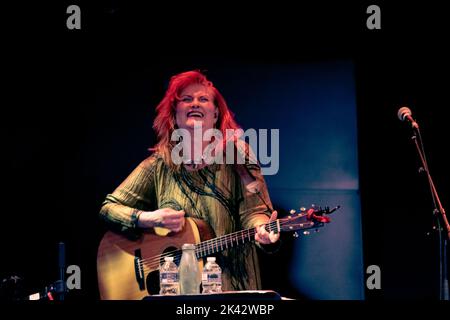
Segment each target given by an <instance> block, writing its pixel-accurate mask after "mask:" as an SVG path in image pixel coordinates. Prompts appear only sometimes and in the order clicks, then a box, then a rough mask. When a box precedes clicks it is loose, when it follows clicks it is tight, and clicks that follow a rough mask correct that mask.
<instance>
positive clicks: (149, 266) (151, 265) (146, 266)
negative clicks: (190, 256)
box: [139, 229, 256, 272]
mask: <svg viewBox="0 0 450 320" xmlns="http://www.w3.org/2000/svg"><path fill="white" fill-rule="evenodd" d="M250 233H251V235H252V236H254V235H255V234H256V229H253V230H251V231H250ZM230 247H232V245H231V246H230ZM195 251H196V253H198V252H199V251H201V250H198V249H195ZM174 252H176V254H175V256H174V258H178V257H179V256H180V255H181V254H182V250H174V251H172V252H171V253H174ZM167 255H168V254H166V256H167ZM146 260H148V259H146ZM159 261H160V259H154V261H147V262H145V263H141V264H140V265H139V266H140V268H141V269H142V271H144V272H151V271H155V270H157V269H158V267H159V266H160V263H159Z"/></svg>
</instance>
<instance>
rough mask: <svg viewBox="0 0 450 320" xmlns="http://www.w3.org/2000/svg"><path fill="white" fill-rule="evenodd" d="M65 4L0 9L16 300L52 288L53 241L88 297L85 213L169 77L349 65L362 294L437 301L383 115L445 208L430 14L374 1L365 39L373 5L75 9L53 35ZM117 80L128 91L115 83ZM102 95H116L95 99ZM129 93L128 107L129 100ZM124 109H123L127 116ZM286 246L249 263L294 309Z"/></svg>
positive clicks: (136, 156)
mask: <svg viewBox="0 0 450 320" xmlns="http://www.w3.org/2000/svg"><path fill="white" fill-rule="evenodd" d="M70 4H75V3H66V2H63V3H58V4H54V5H49V4H46V5H45V6H44V5H41V4H34V5H29V4H26V5H25V4H23V5H19V6H15V7H11V8H9V7H7V8H6V9H5V13H6V14H5V15H6V17H5V20H4V21H5V22H6V24H7V28H6V29H4V30H7V32H6V35H5V38H4V39H5V40H4V41H5V46H4V49H3V50H4V53H5V56H4V59H3V64H4V66H3V69H4V72H3V75H2V77H4V80H5V81H2V83H3V84H4V85H3V90H2V91H4V95H2V110H3V116H2V120H3V121H2V123H3V125H2V128H3V129H4V130H5V132H4V134H3V137H4V139H3V140H4V142H5V146H4V148H5V149H4V152H3V153H2V154H3V156H2V160H3V161H2V162H3V164H2V168H3V175H2V176H3V181H4V183H3V185H4V187H5V191H4V193H3V199H2V200H3V206H2V219H1V221H2V222H1V226H2V232H1V238H0V241H1V243H2V245H1V250H2V257H3V259H2V263H1V267H0V272H1V273H0V274H1V277H2V278H4V277H7V276H10V275H13V274H15V275H19V276H20V277H21V278H22V279H24V283H23V286H24V287H25V288H26V292H30V293H31V292H35V291H37V290H40V289H41V288H42V287H43V286H45V285H47V284H49V283H50V282H52V281H54V280H56V279H57V277H58V270H57V244H58V242H59V241H64V242H65V243H66V245H67V264H77V265H80V267H81V270H82V290H80V291H79V292H71V297H72V298H73V299H81V300H83V299H88V300H94V299H97V298H98V293H97V287H96V278H95V277H96V276H95V272H96V271H95V256H96V250H97V244H98V241H99V239H100V237H101V234H102V231H103V227H102V226H101V224H100V222H99V221H98V219H97V213H98V210H99V207H100V204H101V202H102V200H103V198H104V196H105V194H107V193H109V192H110V191H111V189H112V186H116V185H118V183H120V182H121V181H122V179H123V178H124V177H125V175H126V174H127V173H128V172H130V170H131V169H132V168H133V167H134V166H135V164H136V163H137V162H138V161H140V160H141V159H143V158H144V157H145V156H146V155H147V154H148V153H147V150H146V148H147V147H150V146H151V145H152V144H153V143H154V136H153V131H152V129H151V123H152V119H153V116H154V114H153V111H152V110H153V109H152V108H153V106H154V105H155V104H156V103H157V102H158V101H159V100H160V99H161V97H162V96H163V94H164V89H165V86H166V84H167V82H166V81H167V76H168V75H172V74H174V73H177V72H180V71H184V70H187V69H192V68H200V69H208V70H210V71H211V72H213V70H214V66H215V65H223V64H230V65H232V64H233V63H234V62H239V63H246V62H248V63H253V62H259V63H267V64H273V63H281V64H283V63H286V64H289V63H307V62H314V61H326V60H340V59H351V60H352V61H354V63H355V72H356V74H355V79H356V88H357V107H358V110H357V111H358V130H359V136H358V139H359V145H358V148H359V167H360V190H361V201H362V204H361V205H362V219H363V240H364V261H365V266H368V265H372V264H376V265H379V266H380V267H381V271H382V289H381V290H371V291H369V290H366V298H367V299H372V300H377V299H388V300H391V299H426V300H431V299H433V300H435V299H438V298H439V296H438V256H437V244H438V243H437V238H436V236H435V235H434V234H433V233H432V234H431V235H430V236H427V235H426V234H427V232H429V231H430V230H431V227H432V218H431V217H432V209H433V208H432V202H431V197H430V193H429V189H428V186H427V184H426V179H425V176H424V175H421V174H419V173H418V167H419V161H418V158H417V155H416V151H415V147H414V145H413V143H412V141H411V139H410V137H411V130H410V129H409V127H408V126H407V125H406V124H405V123H401V122H400V121H399V120H398V119H397V116H396V113H397V110H398V108H399V107H400V106H403V105H408V106H409V107H410V108H411V110H412V111H413V116H414V117H415V118H416V119H417V121H418V122H419V124H420V126H421V130H422V136H423V139H424V143H425V148H426V152H427V157H428V162H429V166H430V169H431V173H432V175H433V177H434V181H435V184H436V187H437V189H438V192H439V194H440V196H441V200H442V202H443V205H444V207H448V203H449V196H448V195H449V194H450V190H449V188H450V185H449V181H450V179H449V177H450V174H449V167H448V156H447V155H446V151H447V149H448V138H449V134H448V129H447V126H446V122H447V118H446V115H447V114H448V111H447V109H448V97H447V92H448V87H449V80H448V74H449V60H448V57H449V50H448V49H447V48H445V45H444V42H445V41H446V39H447V37H448V26H447V25H446V23H445V11H444V10H443V8H440V7H439V6H438V5H431V4H430V5H427V6H420V5H418V4H411V3H405V4H398V5H397V6H394V5H392V4H391V5H387V4H384V3H379V5H380V7H381V14H382V16H381V24H382V29H381V30H368V29H367V28H366V18H367V16H368V15H367V14H366V8H367V6H368V5H369V4H372V3H368V4H360V5H342V4H339V5H336V4H334V5H330V4H326V3H321V4H318V5H317V6H304V5H301V6H298V7H297V5H296V6H295V7H294V6H293V5H287V4H283V3H277V5H276V6H275V5H273V4H262V3H257V2H255V3H254V4H252V5H250V4H247V5H245V6H244V5H242V4H237V3H235V4H233V3H227V4H226V5H225V4H217V8H216V7H214V8H213V5H212V4H210V3H205V4H200V3H198V4H192V3H189V4H185V5H175V4H167V5H161V4H158V5H147V6H145V7H144V6H142V5H137V4H136V5H131V4H127V5H125V4H124V3H122V2H119V1H100V2H98V3H97V5H93V4H89V3H87V2H84V1H81V2H80V1H78V2H76V4H78V5H80V7H81V11H82V29H81V30H79V31H77V30H67V29H66V18H67V14H66V13H65V10H66V8H67V6H68V5H70ZM175 8H176V9H175ZM149 70H151V72H149ZM149 75H150V76H149ZM237 76H238V75H237ZM129 78H133V79H135V82H134V83H130V82H129V81H124V79H129ZM158 88H159V89H158ZM105 92H114V95H113V96H111V97H110V100H108V99H106V98H105V96H107V95H106V94H105ZM133 96H135V97H139V99H137V98H136V101H130V99H129V97H133ZM126 105H133V106H134V108H133V113H130V112H129V110H127V108H126V107H124V106H126ZM105 159H107V160H108V161H105ZM105 166H107V167H105ZM290 246H291V243H290V240H287V241H286V242H285V249H284V250H283V251H281V252H279V253H278V254H277V256H276V257H275V259H274V258H271V259H267V258H265V257H263V259H264V266H265V267H264V269H263V270H262V272H263V277H264V279H265V280H264V281H265V283H264V286H265V287H266V288H272V289H274V290H277V291H279V292H280V293H282V294H284V295H286V296H294V297H301V293H299V292H294V291H293V289H292V288H290V287H289V285H288V284H286V283H285V282H283V273H285V271H286V270H287V269H286V270H283V267H282V266H283V264H282V263H274V262H278V261H289V248H290ZM280 266H281V267H280ZM364 269H365V268H364ZM283 271H284V272H283ZM306 298H307V297H306Z"/></svg>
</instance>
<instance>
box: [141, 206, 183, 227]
mask: <svg viewBox="0 0 450 320" xmlns="http://www.w3.org/2000/svg"><path fill="white" fill-rule="evenodd" d="M184 222H185V219H184V210H179V211H177V210H174V209H171V208H162V209H158V210H155V211H143V212H142V213H141V214H140V215H139V219H138V227H140V228H154V227H162V228H167V229H169V230H170V231H172V232H179V231H181V230H182V229H183V227H184Z"/></svg>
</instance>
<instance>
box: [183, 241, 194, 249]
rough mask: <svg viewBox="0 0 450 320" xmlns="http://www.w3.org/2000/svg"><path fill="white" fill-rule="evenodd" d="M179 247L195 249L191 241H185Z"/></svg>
mask: <svg viewBox="0 0 450 320" xmlns="http://www.w3.org/2000/svg"><path fill="white" fill-rule="evenodd" d="M181 249H183V250H184V249H195V244H192V243H185V244H183V245H182V246H181Z"/></svg>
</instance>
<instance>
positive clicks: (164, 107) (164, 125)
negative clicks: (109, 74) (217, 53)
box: [151, 70, 240, 167]
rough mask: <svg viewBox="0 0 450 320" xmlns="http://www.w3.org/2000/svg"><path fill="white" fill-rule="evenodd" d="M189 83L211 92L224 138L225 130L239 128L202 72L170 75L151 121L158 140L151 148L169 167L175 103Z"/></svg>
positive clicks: (194, 71) (218, 93) (218, 127)
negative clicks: (153, 119)
mask: <svg viewBox="0 0 450 320" xmlns="http://www.w3.org/2000/svg"><path fill="white" fill-rule="evenodd" d="M191 84H201V85H203V86H205V87H206V88H208V89H209V90H211V92H212V93H213V96H214V99H213V103H214V105H215V106H216V107H217V109H218V110H219V114H218V119H217V129H219V130H220V131H221V132H222V134H223V135H224V138H225V132H226V131H225V130H227V129H234V130H236V129H239V128H240V127H239V125H238V124H237V123H236V121H235V120H234V114H233V113H232V112H231V111H230V109H229V108H228V106H227V103H226V102H225V99H224V98H223V96H222V94H221V93H220V92H219V90H217V88H216V87H214V85H213V83H212V82H211V81H209V80H208V79H207V78H206V76H205V75H204V74H203V73H201V72H200V71H199V70H193V71H187V72H183V73H179V74H177V75H174V76H172V78H171V79H170V83H169V87H168V89H167V91H166V94H165V95H164V98H163V99H162V100H161V102H160V103H159V104H158V106H157V107H156V112H157V115H156V118H155V121H154V122H153V129H155V131H156V134H157V137H158V142H157V144H156V145H155V146H154V147H153V148H152V149H151V150H154V151H156V152H158V153H159V154H160V155H161V156H162V157H163V159H164V162H165V163H166V164H168V165H169V166H170V167H174V166H175V165H174V164H173V162H172V160H171V152H172V149H173V147H174V146H175V145H176V143H177V142H176V141H171V139H170V138H171V136H172V132H173V131H174V130H175V129H176V121H175V113H176V104H177V102H178V101H180V94H181V92H182V91H183V90H184V89H185V88H186V87H188V86H189V85H191Z"/></svg>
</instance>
